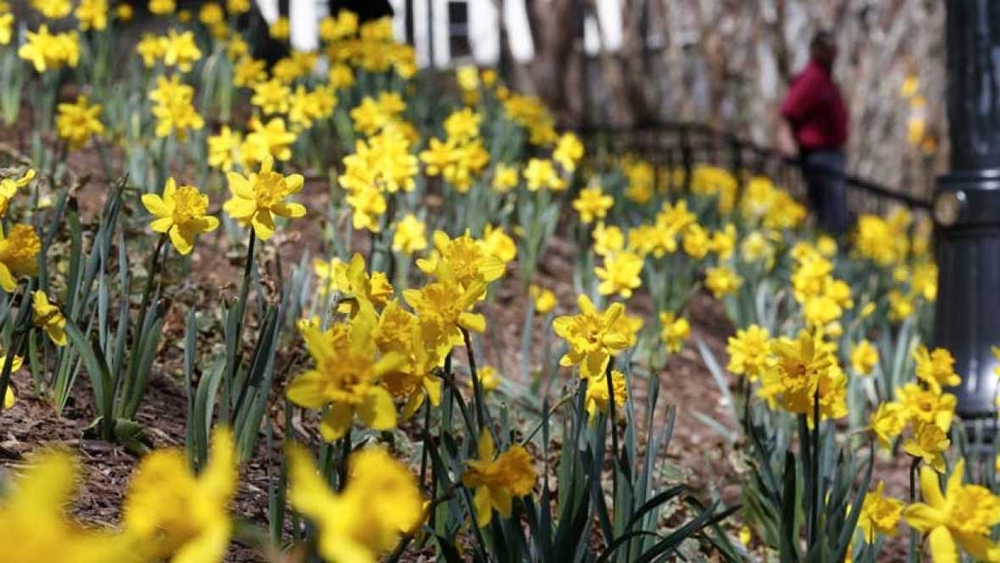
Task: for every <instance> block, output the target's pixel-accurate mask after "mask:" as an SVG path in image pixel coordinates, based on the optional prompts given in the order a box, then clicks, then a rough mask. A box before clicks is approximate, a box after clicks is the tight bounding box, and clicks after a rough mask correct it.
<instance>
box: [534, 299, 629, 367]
mask: <svg viewBox="0 0 1000 563" xmlns="http://www.w3.org/2000/svg"><path fill="white" fill-rule="evenodd" d="M577 305H578V307H579V308H580V313H579V314H577V315H571V316H562V317H557V318H556V319H555V320H554V321H553V322H552V328H553V329H554V330H555V333H556V334H557V335H558V336H559V337H560V338H562V339H563V340H565V341H566V343H567V344H568V345H569V349H568V350H567V351H566V354H565V355H564V356H563V357H562V358H561V359H560V360H559V365H561V366H564V367H568V366H574V365H579V366H580V376H581V377H597V376H599V375H600V374H602V373H604V370H605V368H607V366H608V362H609V361H611V357H612V356H613V355H616V354H618V352H621V351H622V350H625V349H627V348H630V347H631V346H633V345H634V344H635V340H636V332H638V329H639V328H641V323H639V326H635V323H633V322H632V320H631V319H630V318H629V317H628V316H627V315H626V314H625V306H624V305H622V304H621V303H612V304H611V306H610V307H608V308H607V310H605V311H598V310H597V308H596V307H594V304H593V302H591V301H590V299H589V298H588V297H587V296H586V295H584V294H581V295H580V296H579V298H578V300H577Z"/></svg>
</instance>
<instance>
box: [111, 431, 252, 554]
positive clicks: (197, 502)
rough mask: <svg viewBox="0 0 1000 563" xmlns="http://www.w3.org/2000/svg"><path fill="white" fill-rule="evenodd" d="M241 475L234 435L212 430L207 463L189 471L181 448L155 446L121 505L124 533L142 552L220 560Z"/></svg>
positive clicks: (144, 459)
mask: <svg viewBox="0 0 1000 563" xmlns="http://www.w3.org/2000/svg"><path fill="white" fill-rule="evenodd" d="M238 477H239V473H238V466H237V461H236V450H235V445H234V443H233V435H232V432H230V431H229V430H228V429H224V428H218V429H216V430H215V431H214V432H213V433H212V453H211V457H210V459H209V462H208V465H206V466H205V468H204V470H203V471H202V472H201V473H200V474H199V475H197V476H196V475H193V474H192V473H191V470H190V469H189V466H188V461H187V456H185V454H184V452H183V451H182V450H179V449H169V450H157V451H154V452H153V453H151V454H149V455H147V456H146V457H145V458H143V460H142V462H140V463H139V467H138V469H136V472H135V474H134V475H133V477H132V482H131V483H130V484H129V489H128V495H127V496H126V497H125V502H124V503H123V506H122V513H123V516H122V521H123V523H124V528H125V533H126V534H128V535H130V536H132V537H134V538H136V539H137V540H139V541H140V542H141V543H140V544H139V545H137V546H136V548H137V549H138V550H139V551H141V552H142V553H143V555H144V556H145V557H146V558H155V559H162V558H165V557H170V558H171V560H172V561H175V562H177V563H181V562H194V561H198V562H201V563H213V562H217V561H222V559H223V557H224V556H225V554H226V549H227V548H228V546H229V537H230V534H231V533H232V529H233V523H232V521H231V519H230V517H229V504H230V502H232V500H233V496H234V495H235V494H236V485H237V479H238Z"/></svg>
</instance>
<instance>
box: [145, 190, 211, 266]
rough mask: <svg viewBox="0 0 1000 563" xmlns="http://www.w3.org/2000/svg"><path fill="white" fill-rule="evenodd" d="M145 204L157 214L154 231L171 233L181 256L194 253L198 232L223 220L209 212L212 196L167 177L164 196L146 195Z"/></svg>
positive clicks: (153, 222) (154, 215)
mask: <svg viewBox="0 0 1000 563" xmlns="http://www.w3.org/2000/svg"><path fill="white" fill-rule="evenodd" d="M142 204H143V206H145V207H146V210H147V211H149V213H150V214H151V215H152V216H153V217H154V219H153V221H152V223H150V228H152V229H153V232H156V233H165V234H166V235H168V236H169V237H170V242H171V244H173V245H174V248H175V249H177V252H178V253H180V254H181V255H187V254H190V253H191V250H192V249H194V242H195V240H196V239H197V237H198V235H200V234H203V233H210V232H212V231H214V230H215V229H217V228H218V227H219V220H218V219H217V218H215V217H212V216H211V215H208V214H207V213H208V196H207V195H205V194H203V193H201V192H199V191H198V188H196V187H194V186H180V187H177V183H176V182H175V181H174V179H173V178H168V179H167V185H166V186H165V187H164V188H163V196H162V197H161V196H158V195H156V194H143V196H142Z"/></svg>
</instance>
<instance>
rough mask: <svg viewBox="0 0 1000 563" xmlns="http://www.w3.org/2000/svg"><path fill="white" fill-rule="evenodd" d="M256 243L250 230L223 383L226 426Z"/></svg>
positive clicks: (238, 359) (241, 352) (222, 420)
mask: <svg viewBox="0 0 1000 563" xmlns="http://www.w3.org/2000/svg"><path fill="white" fill-rule="evenodd" d="M256 241H257V234H256V232H255V231H254V230H253V229H250V240H249V241H248V242H247V258H246V264H245V265H244V266H243V280H242V281H241V282H240V295H239V300H238V301H237V302H236V312H235V313H236V325H235V327H234V330H233V344H232V347H231V348H230V349H229V350H228V353H227V356H228V357H229V366H228V369H227V370H226V379H225V381H223V400H222V401H221V405H220V407H221V412H220V413H219V422H220V423H223V424H226V423H228V422H229V420H230V416H231V414H232V413H230V408H231V405H230V400H231V397H232V392H233V382H234V381H235V380H236V372H237V370H239V367H240V363H241V360H242V356H243V346H242V340H243V339H242V335H243V317H244V316H245V314H246V309H247V298H248V297H249V296H250V278H251V277H252V276H253V258H254V246H255V243H256Z"/></svg>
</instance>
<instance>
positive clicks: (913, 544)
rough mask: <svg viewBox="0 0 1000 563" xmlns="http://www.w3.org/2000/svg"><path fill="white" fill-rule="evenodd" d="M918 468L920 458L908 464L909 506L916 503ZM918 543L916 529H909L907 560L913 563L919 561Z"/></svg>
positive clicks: (918, 536)
mask: <svg viewBox="0 0 1000 563" xmlns="http://www.w3.org/2000/svg"><path fill="white" fill-rule="evenodd" d="M919 468H920V458H919V457H915V458H913V463H911V464H910V504H911V505H912V504H913V503H915V502H917V469H919ZM919 541H920V535H919V533H918V532H917V530H916V529H914V528H913V527H910V549H909V560H910V561H911V562H913V563H917V561H919V560H920V553H919V551H917V549H918V546H917V544H918V543H919Z"/></svg>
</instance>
